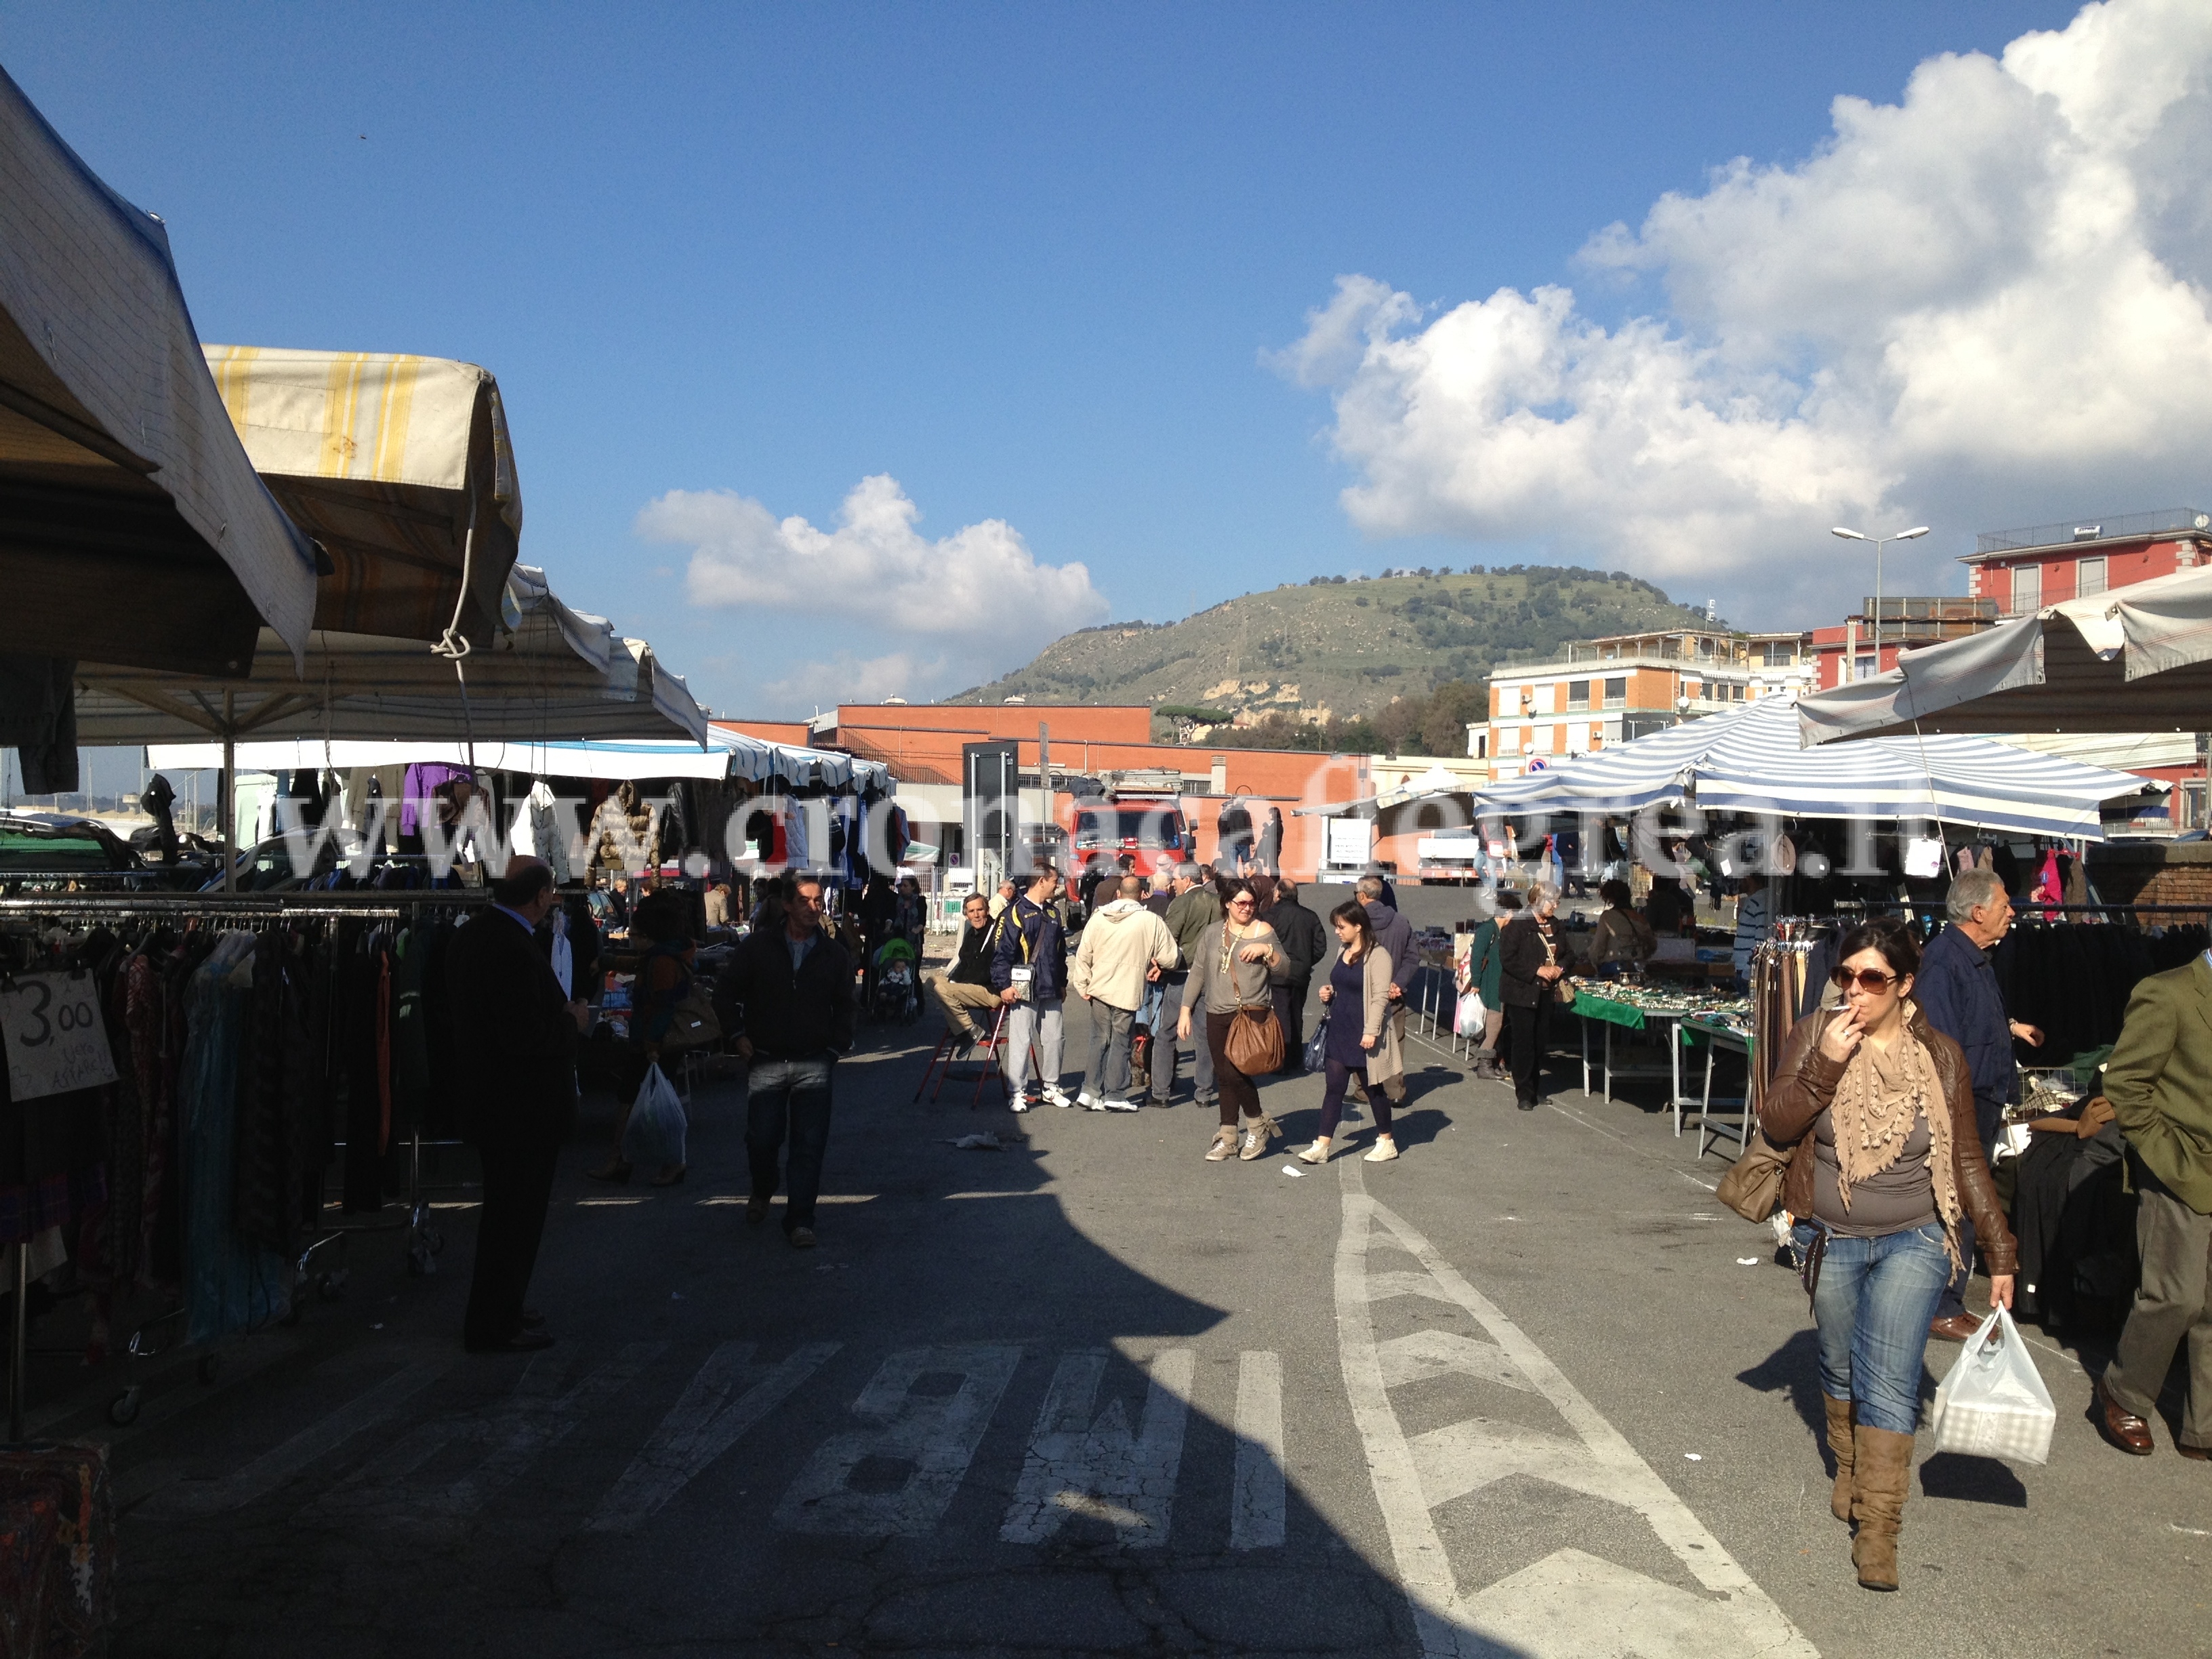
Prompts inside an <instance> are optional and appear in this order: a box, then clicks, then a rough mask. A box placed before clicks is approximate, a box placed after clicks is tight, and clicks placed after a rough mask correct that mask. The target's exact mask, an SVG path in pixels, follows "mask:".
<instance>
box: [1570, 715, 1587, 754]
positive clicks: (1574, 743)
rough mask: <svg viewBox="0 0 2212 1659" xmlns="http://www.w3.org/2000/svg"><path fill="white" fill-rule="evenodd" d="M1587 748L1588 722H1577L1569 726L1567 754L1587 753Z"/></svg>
mask: <svg viewBox="0 0 2212 1659" xmlns="http://www.w3.org/2000/svg"><path fill="white" fill-rule="evenodd" d="M1589 746H1590V729H1589V721H1588V720H1577V721H1576V722H1575V723H1574V724H1573V725H1572V726H1569V727H1568V728H1567V752H1568V753H1569V754H1570V755H1580V754H1584V753H1586V752H1588V750H1589Z"/></svg>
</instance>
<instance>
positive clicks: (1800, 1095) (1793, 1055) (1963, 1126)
mask: <svg viewBox="0 0 2212 1659" xmlns="http://www.w3.org/2000/svg"><path fill="white" fill-rule="evenodd" d="M1835 1017H1836V1014H1835V1010H1833V1009H1832V1008H1831V1009H1826V1010H1815V1011H1814V1012H1812V1013H1809V1014H1808V1015H1806V1016H1805V1018H1802V1019H1801V1020H1799V1021H1798V1022H1797V1023H1796V1024H1795V1025H1793V1026H1791V1027H1790V1035H1789V1036H1788V1037H1787V1038H1785V1039H1784V1042H1783V1044H1782V1058H1781V1060H1780V1061H1779V1063H1778V1065H1777V1066H1775V1068H1774V1086H1773V1087H1772V1088H1771V1089H1769V1090H1768V1091H1767V1093H1766V1101H1765V1104H1764V1105H1762V1106H1761V1107H1760V1108H1759V1130H1760V1132H1761V1133H1764V1134H1765V1136H1766V1138H1767V1139H1768V1140H1769V1141H1770V1142H1771V1143H1772V1144H1773V1145H1774V1146H1778V1147H1793V1148H1795V1150H1794V1151H1793V1152H1791V1153H1790V1170H1789V1173H1788V1174H1786V1175H1785V1176H1783V1178H1782V1204H1783V1207H1784V1209H1786V1210H1788V1211H1789V1212H1790V1214H1792V1215H1794V1216H1799V1217H1804V1216H1809V1215H1811V1214H1812V1213H1813V1124H1814V1120H1815V1119H1817V1118H1818V1117H1819V1116H1820V1114H1821V1113H1823V1112H1825V1111H1826V1110H1827V1109H1828V1103H1829V1102H1830V1101H1832V1099H1834V1098H1835V1094H1836V1085H1837V1084H1838V1082H1840V1081H1841V1080H1842V1079H1843V1075H1844V1062H1842V1061H1840V1060H1830V1059H1829V1058H1828V1057H1827V1056H1826V1054H1822V1053H1821V1052H1820V1033H1821V1031H1822V1030H1825V1029H1826V1026H1827V1023H1828V1022H1829V1021H1830V1020H1832V1019H1833V1018H1835ZM1912 1035H1913V1036H1916V1037H1917V1038H1919V1039H1920V1042H1921V1046H1922V1047H1923V1048H1926V1049H1927V1050H1928V1054H1929V1058H1930V1059H1931V1060H1934V1061H1935V1062H1936V1076H1937V1077H1939V1078H1941V1079H1942V1082H1943V1098H1944V1100H1945V1102H1946V1103H1948V1105H1949V1106H1950V1109H1951V1161H1952V1164H1953V1166H1954V1170H1955V1171H1956V1176H1957V1182H1958V1188H1959V1201H1960V1204H1962V1205H1963V1206H1965V1208H1966V1213H1967V1215H1968V1216H1970V1217H1972V1219H1973V1223H1974V1242H1975V1243H1976V1244H1977V1245H1978V1246H1979V1247H1980V1249H1981V1254H1982V1261H1983V1263H1984V1266H1986V1267H1988V1269H1989V1271H1990V1272H1991V1273H2016V1272H2018V1271H2019V1267H2020V1249H2019V1246H2017V1245H2016V1244H2015V1243H2014V1242H2013V1237H2012V1229H2011V1228H2010V1227H2008V1226H2007V1225H2005V1213H2004V1206H2002V1204H2000V1203H1998V1202H1997V1191H1996V1187H1995V1186H1994V1185H1992V1184H1991V1183H1990V1166H1989V1164H1987V1163H1985V1162H1984V1160H1983V1158H1982V1139H1981V1132H1980V1131H1979V1130H1978V1129H1977V1128H1976V1127H1974V1090H1973V1085H1972V1081H1971V1079H1969V1078H1968V1076H1967V1073H1966V1054H1965V1052H1964V1051H1963V1050H1962V1049H1961V1048H1960V1047H1959V1045H1958V1044H1957V1043H1955V1042H1952V1041H1951V1039H1950V1038H1949V1037H1947V1036H1944V1035H1943V1034H1942V1032H1941V1031H1939V1030H1936V1028H1935V1027H1934V1026H1932V1025H1930V1024H1929V1023H1928V1017H1927V1016H1926V1015H1925V1014H1923V1013H1922V1012H1920V1010H1919V1009H1918V1007H1917V1006H1916V1007H1915V1008H1914V1009H1913V1011H1912Z"/></svg>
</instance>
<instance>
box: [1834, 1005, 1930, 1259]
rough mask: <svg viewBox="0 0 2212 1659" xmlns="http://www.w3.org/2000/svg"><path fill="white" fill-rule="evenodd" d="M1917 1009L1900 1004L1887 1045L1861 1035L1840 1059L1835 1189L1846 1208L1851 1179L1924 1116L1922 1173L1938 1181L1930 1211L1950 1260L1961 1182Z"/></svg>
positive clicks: (1864, 1173)
mask: <svg viewBox="0 0 2212 1659" xmlns="http://www.w3.org/2000/svg"><path fill="white" fill-rule="evenodd" d="M1919 1012H1920V1011H1919V1009H1918V1007H1917V1006H1915V1005H1914V1004H1913V1003H1912V1002H1911V1000H1907V1001H1906V1003H1905V1029H1904V1030H1902V1031H1900V1032H1899V1034H1898V1036H1897V1037H1896V1039H1895V1040H1894V1041H1893V1042H1891V1044H1890V1045H1889V1048H1888V1049H1887V1051H1886V1052H1885V1051H1883V1050H1881V1049H1878V1048H1875V1046H1874V1044H1873V1043H1871V1042H1860V1044H1859V1046H1858V1047H1857V1048H1854V1049H1853V1050H1851V1057H1850V1060H1848V1061H1846V1062H1845V1063H1844V1075H1843V1079H1842V1080H1841V1081H1840V1082H1838V1084H1837V1085H1836V1097H1835V1099H1834V1101H1833V1102H1832V1103H1831V1105H1830V1107H1829V1110H1830V1112H1831V1113H1832V1115H1833V1117H1834V1121H1835V1128H1836V1165H1837V1182H1836V1184H1837V1188H1838V1194H1839V1195H1840V1196H1841V1197H1842V1199H1843V1201H1844V1209H1846V1210H1849V1209H1850V1206H1851V1184H1852V1183H1853V1182H1859V1181H1864V1180H1866V1179H1867V1178H1868V1177H1869V1176H1876V1175H1879V1174H1881V1172H1882V1171H1883V1170H1887V1168H1888V1167H1889V1166H1890V1165H1891V1164H1894V1163H1896V1162H1897V1160H1898V1158H1899V1154H1901V1153H1902V1152H1904V1151H1905V1142H1906V1141H1907V1140H1909V1139H1911V1136H1912V1125H1913V1122H1914V1121H1915V1120H1916V1119H1917V1118H1918V1117H1919V1116H1920V1115H1921V1114H1922V1113H1923V1112H1924V1113H1926V1114H1927V1115H1928V1139H1929V1146H1928V1172H1929V1177H1930V1178H1931V1179H1932V1180H1933V1182H1934V1183H1935V1187H1936V1215H1937V1216H1939V1217H1940V1218H1942V1223H1943V1248H1944V1249H1945V1250H1946V1251H1948V1253H1949V1255H1950V1257H1951V1262H1952V1265H1953V1267H1956V1266H1957V1265H1958V1263H1959V1243H1958V1231H1959V1214H1960V1206H1959V1182H1958V1170H1957V1166H1956V1165H1955V1164H1953V1162H1952V1161H1951V1111H1950V1105H1949V1103H1948V1102H1947V1101H1946V1100H1945V1099H1944V1098H1943V1080H1942V1079H1941V1078H1939V1077H1937V1076H1936V1062H1935V1060H1933V1059H1931V1058H1930V1057H1929V1053H1928V1050H1927V1049H1926V1048H1923V1046H1922V1045H1921V1042H1920V1040H1919V1038H1917V1037H1916V1036H1913V1035H1912V1029H1911V1028H1912V1022H1913V1021H1914V1020H1915V1019H1916V1018H1917V1017H1918V1015H1919Z"/></svg>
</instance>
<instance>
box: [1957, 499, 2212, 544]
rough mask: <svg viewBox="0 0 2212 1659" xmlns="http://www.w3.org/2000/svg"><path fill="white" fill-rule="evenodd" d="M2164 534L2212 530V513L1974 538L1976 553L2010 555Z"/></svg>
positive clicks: (2126, 517)
mask: <svg viewBox="0 0 2212 1659" xmlns="http://www.w3.org/2000/svg"><path fill="white" fill-rule="evenodd" d="M2161 530H2177V531H2180V530H2212V513H2203V512H2200V511H2199V510H2198V509H2197V508H2196V507H2160V508H2158V509H2157V510H2156V511H2155V512H2151V513H2121V514H2120V515H2119V516H2118V517H2117V518H2106V519H2096V518H2090V519H2061V520H2059V521H2058V522H2057V524H2035V525H2029V526H2027V528H2025V529H2023V530H1984V532H1982V533H1981V534H1980V535H1978V536H1977V537H1975V538H1974V551H1975V552H1977V553H2010V552H2014V551H2015V550H2019V549H2021V548H2024V547H2060V546H2063V545H2066V544H2069V543H2072V542H2087V541H2111V540H2112V539H2113V538H2116V537H2120V536H2154V535H2156V534H2157V533H2158V532H2160V531H2161Z"/></svg>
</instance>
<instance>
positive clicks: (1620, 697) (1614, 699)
mask: <svg viewBox="0 0 2212 1659" xmlns="http://www.w3.org/2000/svg"><path fill="white" fill-rule="evenodd" d="M1605 706H1606V707H1607V708H1627V707H1628V676H1627V675H1626V674H1619V675H1615V676H1614V677H1613V678H1612V679H1609V680H1607V682H1606V683H1605Z"/></svg>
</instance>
